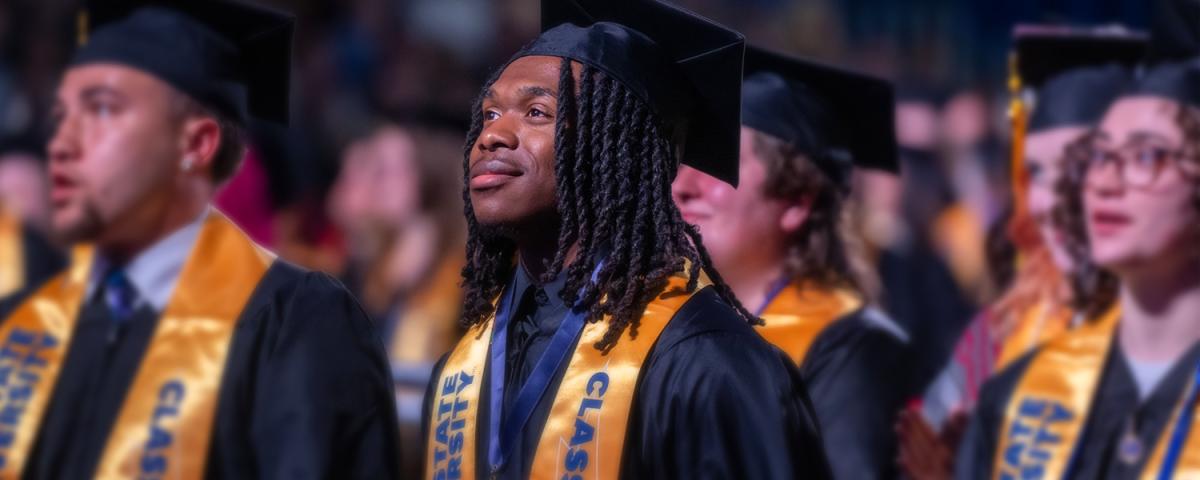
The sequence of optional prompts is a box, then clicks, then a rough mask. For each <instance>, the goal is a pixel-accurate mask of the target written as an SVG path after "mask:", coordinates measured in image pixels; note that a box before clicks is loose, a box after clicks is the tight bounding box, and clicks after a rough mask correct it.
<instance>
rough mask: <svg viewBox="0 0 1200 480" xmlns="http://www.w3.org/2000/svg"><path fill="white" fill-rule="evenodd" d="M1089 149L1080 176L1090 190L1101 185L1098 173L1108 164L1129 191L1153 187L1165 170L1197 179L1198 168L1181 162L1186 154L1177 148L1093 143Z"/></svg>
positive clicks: (1194, 163) (1192, 163) (1195, 164)
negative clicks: (1174, 170) (1171, 170)
mask: <svg viewBox="0 0 1200 480" xmlns="http://www.w3.org/2000/svg"><path fill="white" fill-rule="evenodd" d="M1088 150H1089V153H1090V155H1089V156H1088V161H1087V165H1086V167H1085V170H1084V171H1083V172H1082V173H1083V175H1084V184H1085V185H1086V186H1088V187H1090V188H1095V187H1099V186H1101V185H1103V181H1102V180H1101V178H1102V177H1100V176H1099V175H1098V173H1099V172H1100V171H1101V170H1104V169H1105V167H1107V166H1109V165H1113V166H1115V167H1116V173H1117V178H1120V179H1121V180H1122V182H1123V184H1124V186H1126V187H1129V188H1146V187H1149V186H1151V185H1153V184H1154V182H1155V181H1156V180H1158V177H1159V176H1161V175H1162V172H1163V171H1165V170H1166V169H1168V168H1178V169H1179V171H1180V172H1181V173H1183V174H1184V176H1186V177H1188V178H1196V177H1197V176H1200V165H1197V162H1189V161H1182V160H1185V159H1186V157H1187V155H1186V154H1187V152H1186V151H1184V150H1180V149H1170V148H1166V147H1162V146H1157V145H1148V144H1139V143H1134V144H1129V145H1125V146H1123V147H1120V148H1116V149H1111V148H1105V147H1102V146H1099V145H1097V144H1095V143H1092V144H1090V145H1089V146H1088Z"/></svg>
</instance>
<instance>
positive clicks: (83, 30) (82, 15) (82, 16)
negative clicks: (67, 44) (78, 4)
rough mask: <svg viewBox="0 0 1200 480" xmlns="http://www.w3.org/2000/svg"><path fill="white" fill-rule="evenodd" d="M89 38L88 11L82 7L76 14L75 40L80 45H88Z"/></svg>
mask: <svg viewBox="0 0 1200 480" xmlns="http://www.w3.org/2000/svg"><path fill="white" fill-rule="evenodd" d="M87 40H88V11H87V9H80V10H79V13H77V14H75V42H76V43H78V44H79V46H80V47H82V46H84V45H87Z"/></svg>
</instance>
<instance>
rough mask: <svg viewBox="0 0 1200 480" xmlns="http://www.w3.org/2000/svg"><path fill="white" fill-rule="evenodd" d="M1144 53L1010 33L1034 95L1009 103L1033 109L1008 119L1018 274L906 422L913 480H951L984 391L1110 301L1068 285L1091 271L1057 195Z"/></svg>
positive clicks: (1112, 37)
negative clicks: (1069, 155) (1077, 146)
mask: <svg viewBox="0 0 1200 480" xmlns="http://www.w3.org/2000/svg"><path fill="white" fill-rule="evenodd" d="M1145 46H1146V42H1145V39H1144V38H1143V36H1142V35H1140V34H1134V33H1124V32H1122V31H1114V30H1112V29H1094V30H1081V29H1072V28H1065V27H1050V26H1018V27H1017V29H1016V30H1015V31H1014V51H1015V58H1016V60H1015V61H1016V69H1017V70H1016V73H1015V74H1016V75H1017V81H1019V82H1020V84H1021V85H1022V86H1024V87H1025V88H1028V89H1030V90H1032V92H1027V91H1017V92H1014V95H1020V96H1022V97H1023V96H1029V97H1031V98H1032V102H1031V103H1032V107H1033V108H1032V114H1031V115H1029V114H1028V113H1027V111H1026V110H1025V108H1026V106H1025V102H1024V100H1022V99H1021V97H1018V98H1017V99H1016V100H1015V101H1016V102H1019V103H1014V106H1013V108H1014V112H1013V113H1012V115H1015V116H1017V117H1016V119H1014V124H1016V125H1017V128H1015V129H1014V130H1015V131H1017V132H1018V134H1016V135H1014V139H1013V142H1014V143H1013V152H1014V156H1013V160H1012V161H1013V162H1014V164H1015V165H1016V166H1017V167H1019V168H1015V169H1014V171H1017V172H1027V173H1026V174H1025V175H1020V174H1018V175H1015V179H1014V189H1013V190H1014V197H1013V198H1014V203H1015V204H1016V206H1015V208H1014V212H1015V214H1014V216H1013V218H1012V219H1011V221H1009V222H1008V224H1007V225H1006V227H1007V229H1006V232H1005V234H1007V235H1009V237H1010V239H1011V241H1012V242H1013V243H1015V244H1016V245H1017V246H1018V248H1019V252H1020V264H1019V267H1018V271H1017V273H1016V277H1015V279H1014V281H1013V282H1012V284H1011V286H1010V287H1009V288H1008V290H1007V291H1006V292H1005V293H1004V295H1002V296H1001V297H1000V298H999V299H998V300H997V301H996V302H995V303H993V304H991V305H989V306H988V308H986V309H984V310H983V311H982V312H981V313H980V314H979V315H978V316H977V317H976V318H975V320H974V321H972V323H971V326H970V327H968V329H967V330H966V331H965V332H964V334H963V336H962V338H961V339H960V340H959V342H958V345H957V346H956V347H955V351H954V357H953V358H952V359H951V362H950V363H949V365H948V366H947V367H946V369H945V370H944V371H943V372H942V374H941V375H940V376H939V377H938V379H937V380H936V381H935V382H934V383H933V384H932V385H931V386H930V388H929V389H928V390H927V391H926V394H925V396H924V398H923V402H922V403H921V405H920V408H919V410H917V409H914V410H912V411H909V412H906V413H905V415H904V416H903V418H902V421H901V422H900V425H899V427H900V433H901V439H902V448H901V463H902V464H903V465H904V466H905V468H906V470H907V473H908V474H909V476H910V477H913V478H949V476H950V475H951V473H952V463H953V458H954V451H955V447H956V444H957V441H958V439H960V438H961V435H962V430H963V429H964V428H965V427H966V421H967V418H968V415H969V413H970V410H971V409H972V408H974V406H975V402H976V399H977V395H978V392H979V388H980V386H981V385H982V384H983V382H984V381H986V380H987V379H988V378H990V377H991V375H992V373H993V372H996V371H1000V370H1003V369H1004V368H1005V367H1006V366H1007V365H1008V364H1009V363H1011V362H1012V361H1014V360H1016V359H1017V358H1019V357H1021V356H1022V355H1024V354H1025V353H1027V352H1028V351H1030V350H1032V349H1034V348H1036V347H1037V346H1039V345H1041V344H1042V343H1044V342H1045V341H1047V340H1049V339H1051V338H1054V337H1056V336H1057V335H1059V334H1061V333H1062V332H1065V331H1066V330H1067V329H1068V328H1070V327H1071V326H1073V325H1075V324H1078V323H1079V322H1080V321H1081V317H1082V316H1083V314H1084V311H1083V309H1084V308H1086V305H1087V303H1088V302H1090V301H1094V299H1095V298H1097V297H1098V296H1106V297H1107V298H1111V295H1112V294H1113V292H1112V282H1111V281H1108V282H1105V284H1104V285H1098V286H1092V287H1089V288H1088V289H1087V290H1086V291H1085V287H1084V285H1083V284H1082V283H1083V282H1081V281H1072V279H1074V278H1078V277H1079V276H1080V275H1087V274H1091V271H1092V270H1091V269H1090V268H1088V267H1087V266H1085V268H1083V269H1079V270H1077V269H1076V268H1075V267H1076V266H1075V262H1074V260H1073V259H1072V258H1071V256H1070V254H1069V253H1068V245H1067V244H1066V236H1065V232H1064V231H1063V229H1062V227H1061V226H1060V225H1059V224H1058V223H1057V222H1056V221H1055V218H1054V212H1055V207H1056V206H1057V202H1056V199H1055V196H1056V194H1055V190H1054V188H1055V186H1056V185H1057V183H1058V181H1059V179H1060V178H1061V175H1062V171H1063V158H1064V156H1065V153H1066V147H1067V145H1069V144H1070V143H1072V142H1074V141H1076V140H1078V139H1079V138H1081V137H1083V136H1084V135H1085V134H1086V133H1087V132H1088V131H1089V130H1090V129H1091V128H1092V127H1093V126H1094V125H1095V124H1096V123H1097V122H1098V121H1099V120H1100V117H1101V116H1102V115H1104V112H1105V110H1106V109H1107V108H1108V105H1109V104H1110V103H1111V102H1112V100H1113V99H1115V98H1116V97H1117V96H1118V95H1120V94H1121V93H1123V92H1124V91H1125V89H1126V88H1127V87H1128V85H1129V83H1130V82H1131V80H1132V72H1131V70H1130V67H1132V66H1133V65H1134V64H1136V63H1137V62H1138V61H1140V60H1141V59H1142V58H1143V57H1144V54H1145V52H1144V50H1145ZM1018 123H1019V124H1018ZM1021 131H1023V132H1024V135H1020V132H1021ZM1017 162H1019V163H1017ZM1077 272H1078V273H1079V275H1076V273H1077ZM927 422H928V423H927ZM939 439H940V440H942V441H941V442H940V443H936V442H938V441H939ZM930 442H935V443H930Z"/></svg>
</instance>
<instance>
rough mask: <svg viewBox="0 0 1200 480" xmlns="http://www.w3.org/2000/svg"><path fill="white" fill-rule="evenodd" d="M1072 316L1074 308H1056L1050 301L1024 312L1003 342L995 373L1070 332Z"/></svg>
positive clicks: (1035, 305)
mask: <svg viewBox="0 0 1200 480" xmlns="http://www.w3.org/2000/svg"><path fill="white" fill-rule="evenodd" d="M1072 315H1074V312H1072V311H1071V309H1070V308H1067V307H1063V306H1054V305H1053V304H1052V303H1050V302H1048V301H1046V300H1041V301H1038V302H1037V303H1035V304H1033V305H1030V306H1029V308H1026V309H1025V310H1024V311H1022V312H1021V313H1020V318H1019V321H1018V322H1017V324H1016V325H1014V326H1013V330H1012V331H1011V332H1010V333H1009V334H1008V335H1007V336H1006V337H1005V339H1004V341H1003V342H1002V343H1001V345H1000V354H999V355H998V356H997V357H996V365H995V367H994V371H997V372H998V371H1000V370H1003V369H1004V367H1007V366H1008V364H1009V363H1012V362H1013V361H1014V360H1016V359H1018V358H1021V356H1022V355H1025V354H1026V353H1028V352H1029V351H1030V350H1033V349H1034V348H1037V346H1038V345H1041V344H1043V343H1045V342H1047V341H1049V340H1050V339H1052V338H1054V337H1057V336H1059V335H1061V334H1062V333H1063V332H1066V331H1067V330H1068V327H1069V326H1070V323H1071V316H1072Z"/></svg>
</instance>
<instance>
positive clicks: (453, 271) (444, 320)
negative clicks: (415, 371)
mask: <svg viewBox="0 0 1200 480" xmlns="http://www.w3.org/2000/svg"><path fill="white" fill-rule="evenodd" d="M445 257H446V258H443V259H442V260H441V261H440V262H439V264H438V266H437V269H436V270H435V272H434V275H433V278H432V279H430V280H429V281H428V283H427V284H426V285H425V287H423V288H421V289H420V290H418V291H416V292H414V293H413V295H412V296H411V297H410V298H409V299H408V300H407V301H406V302H405V305H403V307H404V308H403V309H402V310H403V311H401V312H398V313H397V314H396V315H395V316H394V317H393V321H395V322H396V326H395V328H394V331H393V333H392V338H391V339H389V341H388V347H389V348H388V357H389V358H391V360H392V363H393V364H395V363H403V362H426V361H429V360H431V359H432V360H436V359H437V357H438V355H441V354H442V352H444V351H446V349H447V348H449V347H451V346H452V345H451V343H452V340H453V335H454V333H455V332H454V329H455V325H457V321H458V317H459V312H460V311H461V310H462V289H461V288H459V286H458V284H459V280H460V279H461V275H462V267H463V258H462V253H458V254H457V255H455V254H454V252H450V253H449V254H447V255H445Z"/></svg>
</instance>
